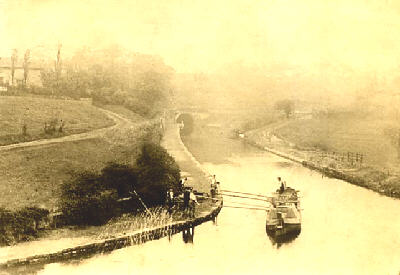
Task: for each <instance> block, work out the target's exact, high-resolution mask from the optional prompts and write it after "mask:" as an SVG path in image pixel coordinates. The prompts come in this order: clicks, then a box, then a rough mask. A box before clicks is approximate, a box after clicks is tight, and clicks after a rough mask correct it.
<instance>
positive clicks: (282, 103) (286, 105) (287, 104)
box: [275, 99, 294, 118]
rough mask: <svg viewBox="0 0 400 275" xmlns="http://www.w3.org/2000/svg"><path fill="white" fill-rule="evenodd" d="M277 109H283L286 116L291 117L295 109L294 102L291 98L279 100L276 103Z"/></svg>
mask: <svg viewBox="0 0 400 275" xmlns="http://www.w3.org/2000/svg"><path fill="white" fill-rule="evenodd" d="M275 109H276V110H280V111H283V112H284V113H285V115H286V118H289V117H290V115H291V114H292V113H293V111H294V102H293V101H292V100H290V99H283V100H279V101H277V102H276V103H275Z"/></svg>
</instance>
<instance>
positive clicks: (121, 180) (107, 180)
mask: <svg viewBox="0 0 400 275" xmlns="http://www.w3.org/2000/svg"><path fill="white" fill-rule="evenodd" d="M101 173H102V175H101V177H102V182H103V186H104V187H105V188H107V189H114V190H116V191H117V193H118V197H120V198H123V197H128V196H130V195H131V193H132V192H133V189H134V188H135V187H136V185H137V181H138V175H137V171H136V169H135V168H134V167H131V166H128V165H124V164H118V163H110V164H108V165H107V166H106V167H104V168H103V170H102V171H101Z"/></svg>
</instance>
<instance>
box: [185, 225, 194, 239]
mask: <svg viewBox="0 0 400 275" xmlns="http://www.w3.org/2000/svg"><path fill="white" fill-rule="evenodd" d="M193 237H194V226H193V227H189V228H185V229H183V231H182V239H183V242H184V243H193Z"/></svg>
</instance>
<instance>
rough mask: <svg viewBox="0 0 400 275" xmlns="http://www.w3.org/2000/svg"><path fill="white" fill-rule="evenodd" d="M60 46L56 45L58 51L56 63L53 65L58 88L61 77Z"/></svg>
mask: <svg viewBox="0 0 400 275" xmlns="http://www.w3.org/2000/svg"><path fill="white" fill-rule="evenodd" d="M61 46H62V45H61V44H60V43H59V44H58V50H57V58H56V63H55V68H54V69H55V72H56V85H57V87H58V85H59V79H60V75H61Z"/></svg>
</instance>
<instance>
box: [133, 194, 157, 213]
mask: <svg viewBox="0 0 400 275" xmlns="http://www.w3.org/2000/svg"><path fill="white" fill-rule="evenodd" d="M133 192H134V193H135V195H136V196H137V197H138V199H139V201H140V203H141V204H142V205H143V207H144V209H146V212H147V213H149V214H150V216H153V214H152V213H151V212H150V210H149V209H148V208H147V206H146V204H144V202H143V201H142V199H141V198H140V196H139V194H138V193H136V190H135V189H133Z"/></svg>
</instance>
